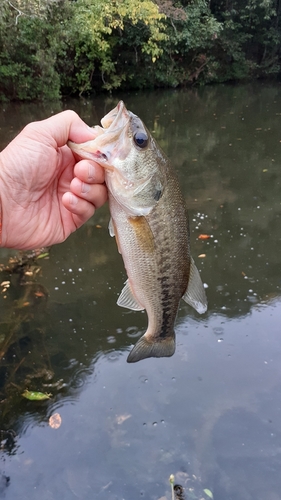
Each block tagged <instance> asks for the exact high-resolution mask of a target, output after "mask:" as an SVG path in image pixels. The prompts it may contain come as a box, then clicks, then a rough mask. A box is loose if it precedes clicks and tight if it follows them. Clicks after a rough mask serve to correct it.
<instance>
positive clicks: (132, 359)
mask: <svg viewBox="0 0 281 500" xmlns="http://www.w3.org/2000/svg"><path fill="white" fill-rule="evenodd" d="M175 348H176V343H175V333H174V332H173V336H171V337H166V338H165V339H161V337H156V338H155V337H154V338H152V339H151V340H148V338H147V336H146V335H143V336H142V337H141V338H140V339H139V340H138V342H137V343H136V345H135V347H133V349H132V350H131V352H130V354H129V356H128V357H127V362H128V363H136V362H137V361H141V359H146V358H162V357H169V356H173V354H174V352H175Z"/></svg>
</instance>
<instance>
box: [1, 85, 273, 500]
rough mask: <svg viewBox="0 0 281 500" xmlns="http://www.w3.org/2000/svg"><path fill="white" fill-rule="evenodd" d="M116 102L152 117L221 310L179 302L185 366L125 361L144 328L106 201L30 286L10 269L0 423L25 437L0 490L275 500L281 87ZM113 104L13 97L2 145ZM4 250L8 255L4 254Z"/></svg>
mask: <svg viewBox="0 0 281 500" xmlns="http://www.w3.org/2000/svg"><path fill="white" fill-rule="evenodd" d="M118 98H123V99H124V101H125V102H126V105H127V106H128V108H129V109H131V110H132V111H133V112H135V113H137V114H139V115H140V116H141V117H142V118H143V120H144V121H145V123H146V125H147V126H148V127H149V128H150V130H152V131H153V133H154V135H155V136H156V138H157V140H158V141H159V143H160V144H161V145H162V147H163V148H164V149H165V151H166V152H167V153H168V156H169V157H170V158H171V159H172V160H173V162H174V164H175V165H176V168H177V170H178V173H179V177H180V182H181V185H182V186H183V190H184V193H185V196H186V201H187V205H188V207H189V213H190V223H191V239H192V241H191V247H192V253H193V256H194V259H195V261H196V264H197V266H198V268H199V269H200V271H201V275H202V278H203V281H204V282H205V284H206V286H207V287H208V288H207V295H208V302H209V309H208V312H207V313H206V314H205V315H204V316H203V317H199V316H198V315H197V314H196V312H194V311H193V310H192V309H191V308H190V307H188V306H187V305H186V304H185V303H183V302H182V304H181V308H180V312H179V317H178V322H177V328H176V334H177V351H176V354H175V356H174V357H173V358H171V359H164V360H146V361H143V362H142V363H140V364H139V366H130V367H129V366H128V365H127V364H126V362H125V359H126V354H127V352H129V350H130V348H131V345H132V344H135V343H136V340H137V338H138V337H139V336H141V335H142V334H143V332H144V331H145V329H146V324H147V320H146V315H145V314H144V313H139V312H132V311H126V310H122V309H121V308H119V307H117V305H116V300H117V297H118V294H119V293H120V291H121V289H122V287H123V283H124V281H125V273H124V269H123V263H122V260H121V257H120V256H119V254H118V252H117V251H116V245H115V242H114V239H112V238H110V237H109V236H108V230H107V225H108V218H109V217H108V210H107V207H104V208H103V209H101V210H100V211H99V212H98V213H97V214H96V216H95V217H94V218H93V219H92V220H91V221H90V222H89V223H88V225H86V226H84V227H83V228H81V229H80V230H79V231H78V232H77V233H76V234H74V235H72V236H71V238H69V240H68V241H67V242H65V243H64V244H62V245H58V246H55V247H53V248H52V249H51V251H50V256H49V258H48V259H42V261H41V262H40V267H41V272H40V274H38V275H37V277H36V279H35V280H34V284H33V285H32V286H31V287H30V288H28V287H27V285H26V284H24V285H20V284H19V280H18V276H17V275H15V276H12V277H11V276H9V275H5V276H4V277H3V280H4V279H5V280H11V286H10V288H9V289H8V290H6V292H5V296H6V298H4V294H3V293H1V295H0V311H1V318H2V322H1V332H0V340H1V342H3V339H5V338H7V335H9V334H10V335H11V336H12V337H11V338H12V341H11V343H10V344H9V349H7V350H6V351H5V356H4V357H5V359H4V360H2V363H1V366H0V391H1V399H2V402H1V410H2V411H1V416H0V422H1V425H0V427H1V429H2V432H4V433H7V432H10V431H9V430H11V431H12V432H13V433H15V435H16V437H15V438H13V441H12V443H10V442H9V446H8V445H6V444H5V443H6V440H8V437H7V436H9V434H5V435H3V436H2V438H1V443H2V450H5V451H6V459H5V460H4V459H3V462H2V474H3V477H10V478H11V479H10V481H9V484H4V483H5V479H3V481H4V482H3V481H2V480H1V478H0V483H1V481H2V482H3V484H4V487H3V488H2V490H1V484H2V483H1V484H0V491H4V490H6V498H7V499H8V500H9V498H11V499H13V500H17V499H20V500H24V499H25V498H28V500H32V499H33V498H34V499H36V498H38V497H40V498H41V499H43V500H44V499H46V500H49V499H53V498H61V499H67V500H68V499H72V498H81V499H82V498H83V500H87V499H88V498H89V499H91V500H92V499H95V498H97V499H98V498H106V499H107V500H111V499H112V500H113V499H115V500H116V499H122V498H139V497H140V498H147V499H153V500H154V499H156V500H158V499H160V498H161V497H162V498H163V497H164V496H166V499H167V500H168V499H169V498H170V496H169V495H170V493H169V484H168V478H169V476H170V474H171V473H175V474H176V479H177V481H178V482H179V483H180V484H182V485H183V486H184V487H185V490H186V498H187V500H189V499H191V498H193V500H194V499H195V500H196V499H199V498H205V496H204V492H203V490H204V488H209V489H211V490H212V492H213V493H214V497H215V499H216V500H225V498H226V497H227V498H228V499H230V500H231V499H232V498H233V499H234V498H235V499H236V498H238V497H239V499H241V500H248V499H253V498H255V499H263V498H265V497H266V498H267V499H269V500H275V499H276V498H279V491H280V487H281V483H280V478H279V472H278V471H279V467H280V459H281V454H280V449H281V448H280V443H281V441H280V439H281V427H280V423H279V422H280V418H279V413H280V405H279V403H278V401H280V390H281V385H280V375H281V373H280V366H281V364H280V361H281V359H280V358H281V347H280V339H279V337H280V328H279V317H280V308H281V302H280V287H281V275H280V269H281V262H280V261H281V255H280V249H279V247H280V234H281V231H280V229H281V227H280V214H281V202H280V180H281V176H280V167H279V158H280V153H281V142H280V141H281V137H280V127H279V122H280V119H281V92H280V88H279V86H278V85H276V86H270V85H264V86H262V85H257V86H239V87H227V86H222V87H210V88H206V89H199V90H192V91H169V92H155V93H138V94H136V95H135V94H131V95H126V96H122V95H120V96H118ZM117 100H118V99H117V98H104V99H99V100H98V99H95V101H94V103H93V102H91V101H87V100H77V101H65V102H64V103H58V104H52V105H51V106H50V105H39V106H38V105H22V106H19V105H13V104H7V105H6V104H5V105H3V104H2V105H1V108H2V113H1V114H0V127H1V132H2V134H1V141H2V144H4V143H5V142H7V140H10V139H11V138H12V136H13V135H14V134H15V133H16V131H17V129H18V128H21V127H22V126H24V124H25V123H27V122H28V121H30V120H33V119H39V118H40V119H41V118H44V117H46V116H49V115H50V113H52V112H57V111H59V110H60V109H63V108H66V107H70V108H73V109H76V110H77V111H78V112H79V114H80V115H81V116H82V117H83V118H84V119H85V120H86V121H87V122H88V123H93V124H94V123H97V122H98V121H99V119H100V118H101V117H102V116H103V115H104V114H105V113H106V112H107V111H108V110H109V109H111V108H112V107H113V106H114V105H115V104H116V102H117ZM144 102H145V106H144ZM279 108H280V109H279ZM15 117H16V118H15ZM200 234H207V235H209V236H210V238H208V239H205V240H204V239H199V238H198V236H199V235H200ZM7 254H8V252H7V251H6V250H3V251H2V258H1V260H2V261H3V260H5V259H7ZM200 255H201V257H199V256H200ZM202 255H204V257H202ZM27 290H28V293H27ZM43 292H44V293H43ZM36 293H37V296H36ZM40 293H43V296H42V295H41V296H40ZM26 302H29V303H30V305H28V306H27V305H26V306H24V304H25V303H26ZM19 305H20V306H21V307H19ZM13 329H14V330H13ZM25 388H28V389H30V390H38V391H39V390H40V391H41V390H43V391H46V392H51V393H52V395H53V396H52V399H51V400H50V401H46V402H37V403H34V402H29V401H26V400H24V399H23V398H22V397H21V390H23V389H25ZM56 412H57V413H59V414H60V415H61V418H62V424H61V426H60V428H59V429H57V430H54V429H52V428H50V426H49V423H48V422H49V418H50V416H51V415H53V414H54V413H56ZM13 436H14V434H13ZM9 453H10V456H9V458H8V457H7V454H9ZM13 453H14V454H13ZM0 494H2V493H0ZM192 495H193V496H192Z"/></svg>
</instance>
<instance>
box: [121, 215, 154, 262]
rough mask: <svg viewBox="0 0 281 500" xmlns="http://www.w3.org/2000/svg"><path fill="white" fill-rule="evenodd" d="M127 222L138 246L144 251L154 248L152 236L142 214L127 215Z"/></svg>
mask: <svg viewBox="0 0 281 500" xmlns="http://www.w3.org/2000/svg"><path fill="white" fill-rule="evenodd" d="M128 222H129V223H130V225H131V227H132V228H133V230H134V233H135V236H136V238H137V241H138V244H139V246H140V248H142V250H144V251H145V252H148V253H152V252H153V251H154V249H155V243H154V236H153V232H152V231H151V227H150V225H149V223H148V222H147V220H146V218H145V217H144V216H143V215H139V216H138V217H129V218H128Z"/></svg>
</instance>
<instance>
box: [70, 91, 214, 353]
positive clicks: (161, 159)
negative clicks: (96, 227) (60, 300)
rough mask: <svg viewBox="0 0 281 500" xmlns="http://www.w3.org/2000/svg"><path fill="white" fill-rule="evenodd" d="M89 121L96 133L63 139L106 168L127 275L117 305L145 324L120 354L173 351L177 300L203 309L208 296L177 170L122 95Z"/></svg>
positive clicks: (113, 226) (114, 227) (114, 230)
mask: <svg viewBox="0 0 281 500" xmlns="http://www.w3.org/2000/svg"><path fill="white" fill-rule="evenodd" d="M101 124H102V127H99V126H97V127H95V129H96V132H97V137H96V138H95V139H94V140H92V141H88V142H85V143H83V144H75V143H72V142H69V143H68V145H69V147H70V148H71V149H72V150H73V151H74V152H75V153H77V154H78V155H79V156H80V157H81V158H88V159H92V160H95V161H96V162H98V163H99V164H100V165H101V166H102V167H104V168H105V180H106V184H107V187H108V191H109V208H110V213H111V220H110V223H109V232H110V235H111V236H115V238H116V242H117V246H118V250H119V252H120V253H121V255H122V257H123V261H124V265H125V268H126V272H127V276H128V280H127V282H126V284H125V287H124V288H123V290H122V292H121V295H120V296H119V298H118V301H117V304H118V305H119V306H122V307H126V308H129V309H132V310H134V311H142V310H144V309H145V310H146V312H147V315H148V328H147V331H146V332H145V334H144V335H143V336H142V337H141V338H140V339H139V341H138V342H137V344H136V345H135V347H134V348H133V349H132V351H131V352H130V354H129V356H128V359H127V361H128V362H129V363H133V362H136V361H139V360H141V359H144V358H149V357H162V356H172V355H173V354H174V352H175V331H174V324H175V320H176V317H177V312H178V308H179V303H180V300H181V299H183V300H185V302H187V303H188V304H189V305H191V306H192V307H194V309H195V310H196V311H197V312H198V313H200V314H202V313H204V312H205V311H206V310H207V299H206V295H205V290H204V287H203V285H202V282H201V278H200V275H199V272H198V270H197V268H196V266H195V263H194V261H193V259H192V257H191V255H190V246H189V228H188V218H187V211H186V207H185V202H184V199H183V196H182V194H181V191H180V187H179V183H178V180H177V177H176V174H175V172H174V170H173V168H172V166H171V163H170V161H169V160H168V158H167V157H166V155H165V154H164V153H163V152H162V151H161V149H160V148H159V146H158V145H157V144H156V142H155V140H154V139H153V138H152V136H151V135H150V133H149V132H148V130H147V129H146V127H145V126H144V124H143V123H142V121H141V120H140V119H139V118H138V116H136V115H135V114H133V113H132V112H131V111H128V110H127V109H126V107H125V105H124V103H123V102H122V101H120V102H119V104H118V105H117V106H116V108H114V109H113V110H112V111H110V112H109V113H108V114H107V115H106V116H105V117H104V118H103V119H102V120H101Z"/></svg>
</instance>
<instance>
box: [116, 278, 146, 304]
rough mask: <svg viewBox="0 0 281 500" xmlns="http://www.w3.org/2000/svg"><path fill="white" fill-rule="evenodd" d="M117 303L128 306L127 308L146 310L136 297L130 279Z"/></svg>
mask: <svg viewBox="0 0 281 500" xmlns="http://www.w3.org/2000/svg"><path fill="white" fill-rule="evenodd" d="M117 305H118V306H121V307H126V308H127V309H132V311H143V310H144V307H143V306H142V305H141V304H140V303H139V302H138V301H137V300H136V298H135V297H134V294H133V292H132V289H131V286H130V283H129V280H127V281H126V283H125V286H124V288H123V290H122V292H121V294H120V296H119V298H118V300H117Z"/></svg>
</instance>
